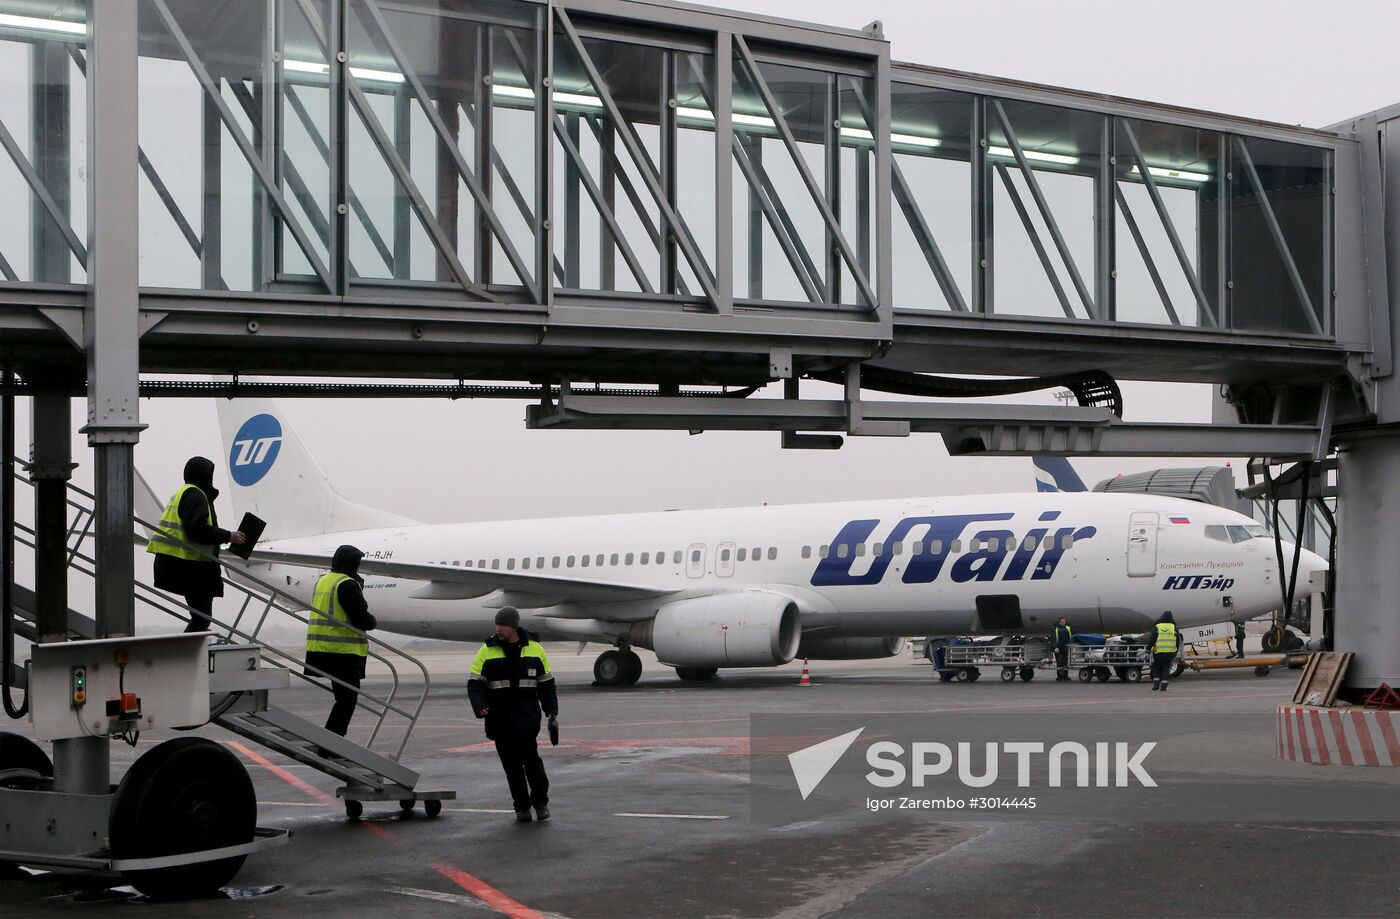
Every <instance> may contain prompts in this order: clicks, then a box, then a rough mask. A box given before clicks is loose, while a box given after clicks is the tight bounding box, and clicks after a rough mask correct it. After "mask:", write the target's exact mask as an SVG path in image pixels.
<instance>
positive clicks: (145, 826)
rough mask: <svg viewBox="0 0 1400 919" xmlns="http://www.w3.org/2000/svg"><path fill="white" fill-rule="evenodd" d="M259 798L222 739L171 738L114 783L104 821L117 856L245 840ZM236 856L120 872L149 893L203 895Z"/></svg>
mask: <svg viewBox="0 0 1400 919" xmlns="http://www.w3.org/2000/svg"><path fill="white" fill-rule="evenodd" d="M257 817H258V799H257V795H256V794H255V793H254V791H253V782H252V780H251V779H249V778H248V770H247V769H244V768H243V764H242V763H241V762H239V761H238V757H236V756H234V755H233V754H232V753H230V752H229V751H228V750H227V749H225V748H224V746H223V745H222V744H218V743H215V742H214V741H212V740H209V739H207V738H204V737H178V738H176V739H174V740H167V741H166V742H165V743H162V744H159V745H158V746H155V747H153V748H151V749H150V750H148V751H147V752H146V754H145V755H144V756H142V757H141V758H140V759H138V760H137V761H136V762H135V763H133V764H132V766H131V768H130V769H128V770H127V772H126V775H125V776H123V777H122V781H121V784H120V785H118V786H117V793H116V795H115V796H114V797H113V799H112V812H111V817H110V819H109V822H108V828H107V831H108V835H109V836H110V837H111V847H112V854H113V856H114V857H116V858H150V857H154V856H160V855H178V854H180V853H184V852H197V851H200V850H203V849H218V848H223V847H225V846H236V845H241V844H243V843H247V842H251V841H252V839H253V831H254V829H255V828H256V825H257ZM245 858H247V856H245V855H240V856H237V857H235V858H224V859H219V860H218V861H213V862H196V863H194V864H191V865H177V866H175V867H171V868H155V869H150V870H145V871H126V872H123V877H124V878H125V879H126V880H127V882H128V883H130V884H131V885H132V886H133V887H135V888H136V889H137V890H139V891H141V892H142V893H144V894H146V895H147V896H149V897H151V898H153V899H174V898H181V897H198V896H208V895H209V894H212V893H215V892H216V891H218V889H219V888H220V887H222V886H223V885H225V884H227V883H228V882H229V881H231V880H232V879H233V876H234V875H235V874H237V873H238V869H240V868H242V867H243V861H244V859H245Z"/></svg>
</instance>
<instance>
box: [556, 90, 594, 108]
mask: <svg viewBox="0 0 1400 919" xmlns="http://www.w3.org/2000/svg"><path fill="white" fill-rule="evenodd" d="M554 104H555V105H572V106H576V107H578V108H591V109H597V110H598V111H602V110H603V100H602V99H599V98H598V97H597V96H590V95H588V94H587V93H559V92H557V93H555V94H554Z"/></svg>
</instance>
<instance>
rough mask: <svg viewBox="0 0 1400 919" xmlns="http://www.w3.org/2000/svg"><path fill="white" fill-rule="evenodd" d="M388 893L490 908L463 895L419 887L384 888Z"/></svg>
mask: <svg viewBox="0 0 1400 919" xmlns="http://www.w3.org/2000/svg"><path fill="white" fill-rule="evenodd" d="M384 889H385V890H387V891H389V893H397V894H403V895H404V896H405V897H421V898H423V899H424V900H437V901H438V902H440V903H452V904H455V905H457V906H469V907H471V908H472V909H485V910H490V907H489V906H487V905H486V904H485V903H483V902H481V901H480V900H478V899H477V898H476V897H471V896H468V895H466V894H463V893H442V892H440V891H437V890H423V889H422V888H420V887H386V888H384Z"/></svg>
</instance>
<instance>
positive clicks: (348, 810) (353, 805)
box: [345, 801, 365, 820]
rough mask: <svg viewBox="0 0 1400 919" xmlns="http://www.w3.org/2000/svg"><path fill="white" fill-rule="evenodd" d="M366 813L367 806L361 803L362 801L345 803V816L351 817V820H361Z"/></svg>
mask: <svg viewBox="0 0 1400 919" xmlns="http://www.w3.org/2000/svg"><path fill="white" fill-rule="evenodd" d="M364 812H365V805H364V803H363V802H360V801H346V802H345V816H347V817H349V818H350V819H351V820H359V819H360V815H361V814H363V813H364Z"/></svg>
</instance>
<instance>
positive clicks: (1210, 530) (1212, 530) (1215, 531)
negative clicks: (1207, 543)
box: [1206, 526, 1230, 542]
mask: <svg viewBox="0 0 1400 919" xmlns="http://www.w3.org/2000/svg"><path fill="white" fill-rule="evenodd" d="M1206 539H1218V540H1220V541H1221V542H1229V541H1230V534H1229V533H1228V532H1226V529H1225V527H1223V526H1207V527H1206Z"/></svg>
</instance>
